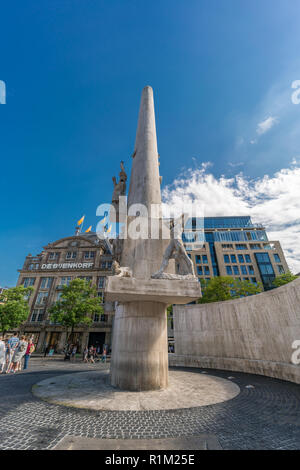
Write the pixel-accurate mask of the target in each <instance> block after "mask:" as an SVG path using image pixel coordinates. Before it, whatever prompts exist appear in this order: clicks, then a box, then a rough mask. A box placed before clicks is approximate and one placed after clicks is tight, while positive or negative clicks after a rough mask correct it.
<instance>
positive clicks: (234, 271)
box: [233, 266, 240, 276]
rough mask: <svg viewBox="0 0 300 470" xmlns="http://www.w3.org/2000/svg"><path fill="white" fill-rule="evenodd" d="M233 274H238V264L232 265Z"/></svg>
mask: <svg viewBox="0 0 300 470" xmlns="http://www.w3.org/2000/svg"><path fill="white" fill-rule="evenodd" d="M233 274H234V275H235V276H238V275H239V274H240V272H239V268H238V266H233Z"/></svg>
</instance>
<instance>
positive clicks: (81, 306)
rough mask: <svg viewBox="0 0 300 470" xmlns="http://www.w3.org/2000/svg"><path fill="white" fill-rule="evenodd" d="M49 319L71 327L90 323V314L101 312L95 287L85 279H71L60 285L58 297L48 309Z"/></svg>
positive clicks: (101, 308) (91, 320)
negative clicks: (67, 282) (66, 283)
mask: <svg viewBox="0 0 300 470" xmlns="http://www.w3.org/2000/svg"><path fill="white" fill-rule="evenodd" d="M49 313H50V319H51V321H53V322H54V323H59V324H61V325H62V326H64V327H65V328H66V330H67V331H68V329H69V328H70V329H71V334H70V337H71V336H72V333H73V331H74V328H75V327H76V326H78V325H86V326H88V325H90V324H91V323H92V322H93V319H92V315H93V314H95V313H98V314H99V315H101V314H102V313H103V307H102V305H101V300H100V298H99V297H97V289H96V287H93V286H91V285H90V282H88V281H86V280H85V279H73V280H72V281H71V282H70V284H69V285H68V286H62V287H61V296H60V299H59V300H57V301H56V303H55V304H53V305H52V307H50V309H49Z"/></svg>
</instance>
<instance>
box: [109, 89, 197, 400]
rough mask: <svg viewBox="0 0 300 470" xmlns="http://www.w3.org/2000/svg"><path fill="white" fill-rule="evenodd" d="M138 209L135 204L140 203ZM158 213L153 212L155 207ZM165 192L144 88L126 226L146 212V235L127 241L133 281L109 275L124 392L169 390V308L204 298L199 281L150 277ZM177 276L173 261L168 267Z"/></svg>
mask: <svg viewBox="0 0 300 470" xmlns="http://www.w3.org/2000/svg"><path fill="white" fill-rule="evenodd" d="M137 204H138V205H140V206H136V205H137ZM153 204H154V205H156V206H155V207H156V209H155V210H154V211H153V210H152V205H153ZM160 206H161V191H160V177H159V163H158V152H157V139H156V126H155V114H154V100H153V90H152V88H151V87H149V86H147V87H145V88H144V89H143V92H142V99H141V105H140V111H139V119H138V127H137V134H136V142H135V149H134V153H133V162H132V169H131V177H130V187H129V194H128V214H129V215H128V217H127V222H128V226H129V224H130V223H131V222H135V221H136V220H138V218H139V217H141V216H143V207H144V208H146V210H147V214H148V215H147V216H145V218H146V219H147V221H148V236H147V237H142V238H138V239H136V238H134V239H133V238H131V237H130V234H128V236H127V238H126V239H125V240H124V245H123V251H122V257H121V266H124V267H125V266H126V267H129V268H130V269H131V270H132V277H130V278H128V277H118V276H109V277H108V278H107V284H106V289H105V296H106V299H107V300H108V301H117V302H118V305H117V307H116V313H115V319H114V331H113V343H112V360H111V372H110V381H111V384H112V385H113V386H116V387H119V388H121V389H125V390H135V391H141V390H157V389H163V388H166V387H167V386H168V344H167V314H166V309H167V306H168V305H169V304H172V303H187V302H191V301H192V300H195V299H196V298H199V297H200V287H199V283H198V282H197V281H196V282H195V283H194V281H190V283H188V284H187V281H181V280H180V281H178V280H176V281H175V280H172V281H168V280H163V279H151V275H152V274H153V273H155V272H156V271H157V270H158V269H159V267H160V265H161V261H162V258H163V254H164V252H165V249H166V247H167V246H168V244H169V241H170V240H168V239H162V235H161V227H160V229H159V230H158V236H154V237H153V233H152V232H151V222H153V219H155V220H156V222H161V210H160V209H161V207H160ZM168 272H169V273H174V272H175V265H174V260H171V261H170V263H169V267H168Z"/></svg>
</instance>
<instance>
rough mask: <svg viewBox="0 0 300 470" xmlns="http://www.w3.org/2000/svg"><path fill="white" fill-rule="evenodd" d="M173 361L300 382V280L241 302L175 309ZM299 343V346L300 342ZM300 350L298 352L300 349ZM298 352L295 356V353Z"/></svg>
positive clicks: (171, 360) (171, 362) (171, 361)
mask: <svg viewBox="0 0 300 470" xmlns="http://www.w3.org/2000/svg"><path fill="white" fill-rule="evenodd" d="M173 321H174V337H175V354H170V364H171V365H177V366H186V367H191V366H192V367H209V368H214V369H227V370H233V371H234V370H235V371H242V372H249V373H253V374H261V375H267V376H271V377H276V378H280V379H284V380H290V381H293V382H296V383H300V364H298V365H297V364H295V363H294V362H295V360H296V361H297V357H298V360H299V361H300V346H299V345H300V279H296V280H295V281H293V282H291V283H289V284H286V285H284V286H282V287H278V288H276V289H273V290H270V291H268V292H262V293H261V294H258V295H253V296H249V297H245V298H241V299H236V300H228V301H226V302H214V303H209V304H197V305H185V306H184V305H177V306H175V307H174V318H173ZM296 341H299V344H298V346H297V344H296V343H295V342H296ZM297 348H298V352H297ZM293 354H294V356H297V357H294V358H293V360H292V355H293Z"/></svg>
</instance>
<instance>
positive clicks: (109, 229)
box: [106, 225, 111, 233]
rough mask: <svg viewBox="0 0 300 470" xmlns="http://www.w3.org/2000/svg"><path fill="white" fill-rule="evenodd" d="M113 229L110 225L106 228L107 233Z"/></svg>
mask: <svg viewBox="0 0 300 470" xmlns="http://www.w3.org/2000/svg"><path fill="white" fill-rule="evenodd" d="M110 231H111V225H110V227H109V228H108V229H107V230H106V233H109V232H110Z"/></svg>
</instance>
